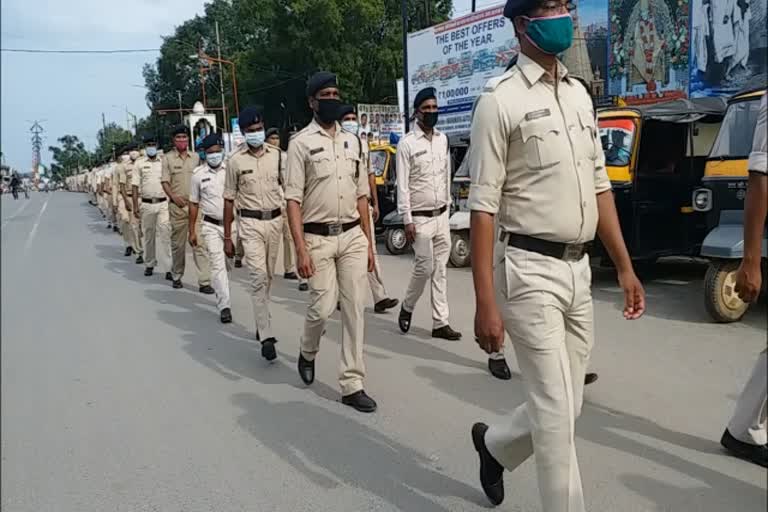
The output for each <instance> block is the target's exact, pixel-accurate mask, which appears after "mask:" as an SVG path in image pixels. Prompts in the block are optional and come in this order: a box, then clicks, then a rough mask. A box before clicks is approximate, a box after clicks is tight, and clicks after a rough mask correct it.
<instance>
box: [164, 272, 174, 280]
mask: <svg viewBox="0 0 768 512" xmlns="http://www.w3.org/2000/svg"><path fill="white" fill-rule="evenodd" d="M165 280H166V281H173V274H171V273H170V272H166V273H165Z"/></svg>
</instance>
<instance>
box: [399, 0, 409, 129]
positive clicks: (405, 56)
mask: <svg viewBox="0 0 768 512" xmlns="http://www.w3.org/2000/svg"><path fill="white" fill-rule="evenodd" d="M406 2H407V0H401V1H400V16H402V18H403V108H405V112H404V114H405V133H408V132H409V131H410V129H411V116H410V112H409V111H408V84H409V83H410V80H409V79H408V6H407V5H406Z"/></svg>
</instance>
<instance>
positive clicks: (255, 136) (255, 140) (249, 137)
mask: <svg viewBox="0 0 768 512" xmlns="http://www.w3.org/2000/svg"><path fill="white" fill-rule="evenodd" d="M264 139H265V132H264V130H260V131H258V132H245V142H247V143H248V145H249V146H252V147H254V148H258V147H259V146H262V145H263V144H264Z"/></svg>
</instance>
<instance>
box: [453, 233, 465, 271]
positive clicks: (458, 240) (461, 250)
mask: <svg viewBox="0 0 768 512" xmlns="http://www.w3.org/2000/svg"><path fill="white" fill-rule="evenodd" d="M449 260H450V262H451V265H453V266H454V267H456V268H462V267H467V266H469V261H470V258H469V233H467V232H466V231H452V232H451V255H450V258H449Z"/></svg>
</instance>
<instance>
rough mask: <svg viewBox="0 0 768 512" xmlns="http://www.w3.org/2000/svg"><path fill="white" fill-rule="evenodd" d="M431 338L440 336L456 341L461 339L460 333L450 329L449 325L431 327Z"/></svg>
mask: <svg viewBox="0 0 768 512" xmlns="http://www.w3.org/2000/svg"><path fill="white" fill-rule="evenodd" d="M432 337H433V338H442V339H444V340H449V341H456V340H460V339H461V333H460V332H456V331H454V330H453V329H451V326H450V325H444V326H442V327H438V328H437V329H432Z"/></svg>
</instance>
